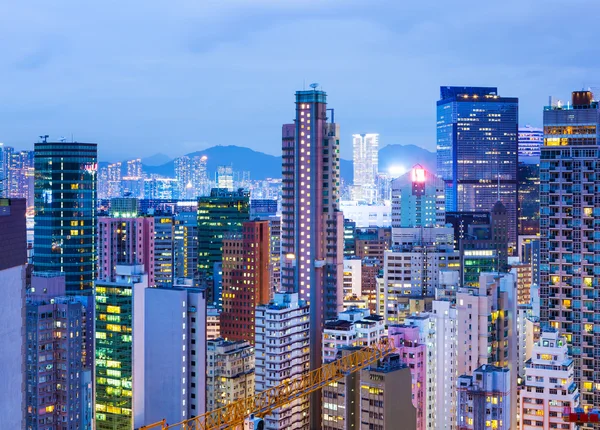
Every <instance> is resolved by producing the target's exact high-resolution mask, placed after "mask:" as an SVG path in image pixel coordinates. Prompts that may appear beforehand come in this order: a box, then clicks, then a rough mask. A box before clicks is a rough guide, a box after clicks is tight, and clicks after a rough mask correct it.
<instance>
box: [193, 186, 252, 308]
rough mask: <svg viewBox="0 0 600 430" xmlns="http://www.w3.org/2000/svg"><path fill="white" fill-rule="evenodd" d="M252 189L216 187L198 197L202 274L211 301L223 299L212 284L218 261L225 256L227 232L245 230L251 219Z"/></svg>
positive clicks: (199, 273)
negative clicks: (234, 189)
mask: <svg viewBox="0 0 600 430" xmlns="http://www.w3.org/2000/svg"><path fill="white" fill-rule="evenodd" d="M249 215H250V193H249V192H248V191H246V190H243V189H239V190H237V191H227V190H225V189H221V188H213V189H212V191H211V192H210V196H208V197H200V198H199V199H198V275H199V277H200V280H201V282H203V283H205V285H206V286H207V288H208V300H209V303H215V302H218V301H219V300H220V298H219V297H217V295H216V292H215V290H214V286H213V285H212V281H213V280H212V277H213V274H214V265H215V263H219V262H221V261H222V258H223V236H224V235H225V234H226V233H235V232H241V231H242V224H243V223H244V222H245V221H248V220H249Z"/></svg>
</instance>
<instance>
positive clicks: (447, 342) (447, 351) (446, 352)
mask: <svg viewBox="0 0 600 430" xmlns="http://www.w3.org/2000/svg"><path fill="white" fill-rule="evenodd" d="M430 321H431V324H432V329H433V341H432V345H431V346H430V349H431V352H432V359H430V360H429V361H428V366H429V368H428V369H427V376H428V377H431V379H430V380H431V384H429V386H428V387H427V393H428V394H427V396H428V397H430V396H433V398H434V401H433V408H432V410H431V419H430V420H429V421H428V424H429V425H428V428H429V429H434V430H453V429H456V428H457V427H456V426H457V422H456V417H457V415H456V411H457V409H456V408H457V406H456V401H457V400H456V393H457V392H456V384H457V381H458V371H457V367H456V353H457V348H458V337H457V334H458V333H457V331H458V328H457V317H456V308H455V307H454V306H452V304H451V302H450V301H448V300H435V301H434V302H433V309H432V312H431V314H430ZM428 349H429V348H428Z"/></svg>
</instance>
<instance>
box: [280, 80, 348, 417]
mask: <svg viewBox="0 0 600 430" xmlns="http://www.w3.org/2000/svg"><path fill="white" fill-rule="evenodd" d="M331 116H332V118H331V122H329V121H328V118H327V94H326V93H325V92H324V91H320V90H317V89H316V88H314V89H312V90H308V91H297V92H296V116H295V123H294V124H285V125H284V126H283V129H282V151H283V155H282V157H283V161H282V178H283V179H282V180H283V196H282V219H281V247H282V255H284V256H285V261H284V262H282V264H281V286H282V289H283V290H285V291H287V292H298V293H299V295H300V298H301V299H302V300H305V301H306V302H307V303H308V304H310V354H311V355H310V366H311V368H312V369H316V368H318V367H320V366H321V342H322V332H323V325H324V322H325V320H327V319H333V318H336V316H337V314H338V313H339V311H341V310H342V294H343V291H342V270H343V267H342V264H343V252H344V242H343V237H344V230H343V229H344V217H343V214H342V212H340V210H339V190H340V154H339V152H340V149H339V148H340V128H339V125H338V124H336V123H335V122H334V121H333V111H332V115H331ZM320 409H321V408H320V397H319V395H318V393H316V394H314V395H313V396H312V397H311V412H312V415H311V427H312V428H317V427H319V426H320V422H321V410H320Z"/></svg>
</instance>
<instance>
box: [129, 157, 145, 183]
mask: <svg viewBox="0 0 600 430" xmlns="http://www.w3.org/2000/svg"><path fill="white" fill-rule="evenodd" d="M127 176H129V177H130V178H131V177H133V178H141V177H142V176H143V175H142V159H141V158H136V159H135V160H129V161H127Z"/></svg>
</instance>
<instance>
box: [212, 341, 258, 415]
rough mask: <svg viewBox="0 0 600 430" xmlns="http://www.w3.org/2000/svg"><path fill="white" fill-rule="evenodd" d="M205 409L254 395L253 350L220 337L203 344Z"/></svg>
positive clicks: (243, 342)
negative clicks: (204, 350)
mask: <svg viewBox="0 0 600 430" xmlns="http://www.w3.org/2000/svg"><path fill="white" fill-rule="evenodd" d="M206 351H207V353H206V410H207V411H213V410H215V409H219V408H222V407H223V406H226V405H228V404H230V403H233V402H235V401H237V400H241V399H245V398H246V397H250V396H253V395H254V376H255V375H254V348H253V347H252V345H251V344H250V343H249V342H246V341H243V340H239V341H229V340H225V339H222V338H218V339H214V340H209V341H208V342H207V344H206Z"/></svg>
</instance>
